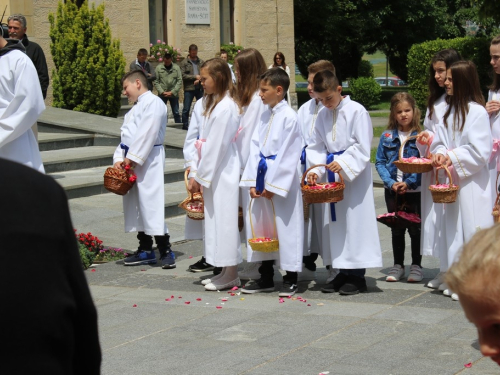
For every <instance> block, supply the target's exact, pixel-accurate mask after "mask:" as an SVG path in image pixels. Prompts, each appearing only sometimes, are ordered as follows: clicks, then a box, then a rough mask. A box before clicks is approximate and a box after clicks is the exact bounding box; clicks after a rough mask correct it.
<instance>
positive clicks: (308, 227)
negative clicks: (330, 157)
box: [298, 99, 327, 257]
mask: <svg viewBox="0 0 500 375" xmlns="http://www.w3.org/2000/svg"><path fill="white" fill-rule="evenodd" d="M323 108H324V107H323V104H321V102H320V101H318V102H316V99H311V100H309V101H307V102H306V103H304V104H303V105H302V106H301V107H300V108H299V111H298V116H299V125H300V131H301V134H302V149H304V147H306V146H308V145H309V144H311V143H312V141H313V135H314V125H315V123H316V119H317V116H318V113H319V111H320V110H321V109H323ZM305 153H306V155H307V147H306V148H305ZM310 167H311V165H310V164H308V163H307V159H306V160H305V164H301V161H300V160H299V163H298V174H299V178H302V175H303V174H304V172H305V170H306V169H307V168H310ZM299 184H300V179H299ZM326 208H327V206H326V205H324V204H310V205H309V219H308V220H306V221H304V247H303V251H304V256H307V255H310V254H311V253H317V254H320V255H321V256H322V257H323V255H322V252H321V246H320V236H321V227H322V226H323V215H324V211H325V209H326Z"/></svg>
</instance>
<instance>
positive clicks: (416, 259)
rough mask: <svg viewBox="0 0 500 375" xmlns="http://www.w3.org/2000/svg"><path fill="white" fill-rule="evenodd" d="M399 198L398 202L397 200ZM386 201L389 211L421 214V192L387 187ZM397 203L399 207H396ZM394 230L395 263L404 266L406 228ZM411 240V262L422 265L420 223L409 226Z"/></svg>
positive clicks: (393, 248) (392, 229)
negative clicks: (401, 190)
mask: <svg viewBox="0 0 500 375" xmlns="http://www.w3.org/2000/svg"><path fill="white" fill-rule="evenodd" d="M396 200H397V202H396ZM385 203H386V204H387V211H388V212H395V211H396V209H397V211H406V212H408V213H417V214H419V215H420V193H419V192H418V193H406V194H398V195H397V197H396V192H394V191H392V190H389V189H385ZM396 205H397V207H396ZM391 231H392V252H393V254H394V264H399V265H400V266H402V267H404V261H405V246H406V245H405V233H406V228H391ZM408 234H409V235H410V240H411V264H412V265H413V264H416V265H417V266H420V265H421V263H422V255H421V254H420V225H412V226H411V227H409V228H408Z"/></svg>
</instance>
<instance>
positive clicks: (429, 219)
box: [417, 48, 460, 289]
mask: <svg viewBox="0 0 500 375" xmlns="http://www.w3.org/2000/svg"><path fill="white" fill-rule="evenodd" d="M459 60H460V55H459V53H458V52H457V51H456V50H454V49H452V48H450V49H444V50H441V51H439V52H438V53H436V54H435V55H434V57H433V58H432V60H431V63H430V66H429V73H430V74H429V97H428V100H427V112H426V113H425V118H424V131H423V132H422V133H420V134H419V136H418V138H417V146H418V148H419V150H420V154H421V155H422V156H426V155H427V153H428V151H429V150H428V146H429V145H430V144H431V142H432V139H433V137H434V133H435V132H436V126H437V124H438V123H439V122H440V121H442V120H443V115H444V113H445V111H446V108H447V107H446V90H445V87H444V81H445V79H446V70H447V69H448V68H449V67H450V66H451V64H453V63H454V62H456V61H459ZM435 178H436V176H435V174H434V171H431V172H427V173H424V174H422V186H423V187H424V188H423V189H422V196H421V212H422V215H421V218H422V230H421V236H420V241H421V246H422V254H423V255H431V256H435V257H438V258H439V259H440V272H439V273H438V275H436V277H435V278H434V279H433V280H431V281H429V282H428V283H427V285H426V286H427V287H429V288H432V289H437V288H439V287H440V286H441V285H443V283H444V281H443V277H444V274H445V271H446V270H447V269H448V262H447V257H446V255H445V253H446V249H442V248H438V247H437V245H438V242H437V241H435V237H436V235H437V232H436V228H437V227H439V226H440V225H441V224H440V223H441V221H442V220H443V215H444V211H443V205H442V204H440V205H435V204H434V202H433V201H432V196H431V193H430V191H429V189H427V187H428V186H429V185H432V184H434V181H435ZM444 287H445V285H443V286H442V287H441V288H444Z"/></svg>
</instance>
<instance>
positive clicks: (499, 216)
mask: <svg viewBox="0 0 500 375" xmlns="http://www.w3.org/2000/svg"><path fill="white" fill-rule="evenodd" d="M498 176H500V172H499V173H497V181H496V183H495V189H496V191H497V199H495V205H494V206H493V211H492V212H491V214H492V215H493V220H494V222H495V223H500V192H499V191H498Z"/></svg>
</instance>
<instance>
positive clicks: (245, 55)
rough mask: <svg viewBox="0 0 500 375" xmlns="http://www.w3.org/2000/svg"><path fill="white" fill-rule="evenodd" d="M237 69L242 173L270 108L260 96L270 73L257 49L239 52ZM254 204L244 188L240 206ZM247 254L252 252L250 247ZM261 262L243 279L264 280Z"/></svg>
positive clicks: (246, 230)
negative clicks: (256, 132)
mask: <svg viewBox="0 0 500 375" xmlns="http://www.w3.org/2000/svg"><path fill="white" fill-rule="evenodd" d="M234 68H235V72H236V77H237V79H238V85H237V86H236V98H237V101H238V104H239V106H240V107H241V110H242V114H241V116H240V126H239V128H238V134H237V136H236V140H235V142H236V146H237V147H238V154H239V156H240V164H241V173H242V174H243V170H244V168H245V165H246V164H247V161H248V155H249V153H250V145H251V143H252V135H253V132H254V130H255V128H256V127H257V125H258V124H259V121H260V116H261V115H262V113H264V112H265V111H266V110H267V106H266V105H265V104H264V103H262V99H261V98H260V96H259V81H260V76H261V75H262V74H264V73H265V72H266V70H267V66H266V63H265V62H264V57H262V55H261V53H260V52H259V51H258V50H256V49H255V48H247V49H244V50H243V51H241V52H240V53H238V54H237V55H236V57H235V59H234ZM249 203H250V193H249V188H248V187H240V207H242V208H243V207H248V204H249ZM242 238H243V240H244V241H245V243H247V240H248V239H250V238H252V231H251V230H250V228H249V226H246V227H245V228H244V231H243V233H242ZM247 251H248V252H250V251H251V250H250V249H249V248H247ZM260 264H261V263H260V262H247V263H246V266H245V269H243V270H242V271H240V272H238V276H239V278H240V279H242V280H250V279H254V280H256V279H258V278H259V277H260V274H259V271H258V268H259V267H260Z"/></svg>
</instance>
